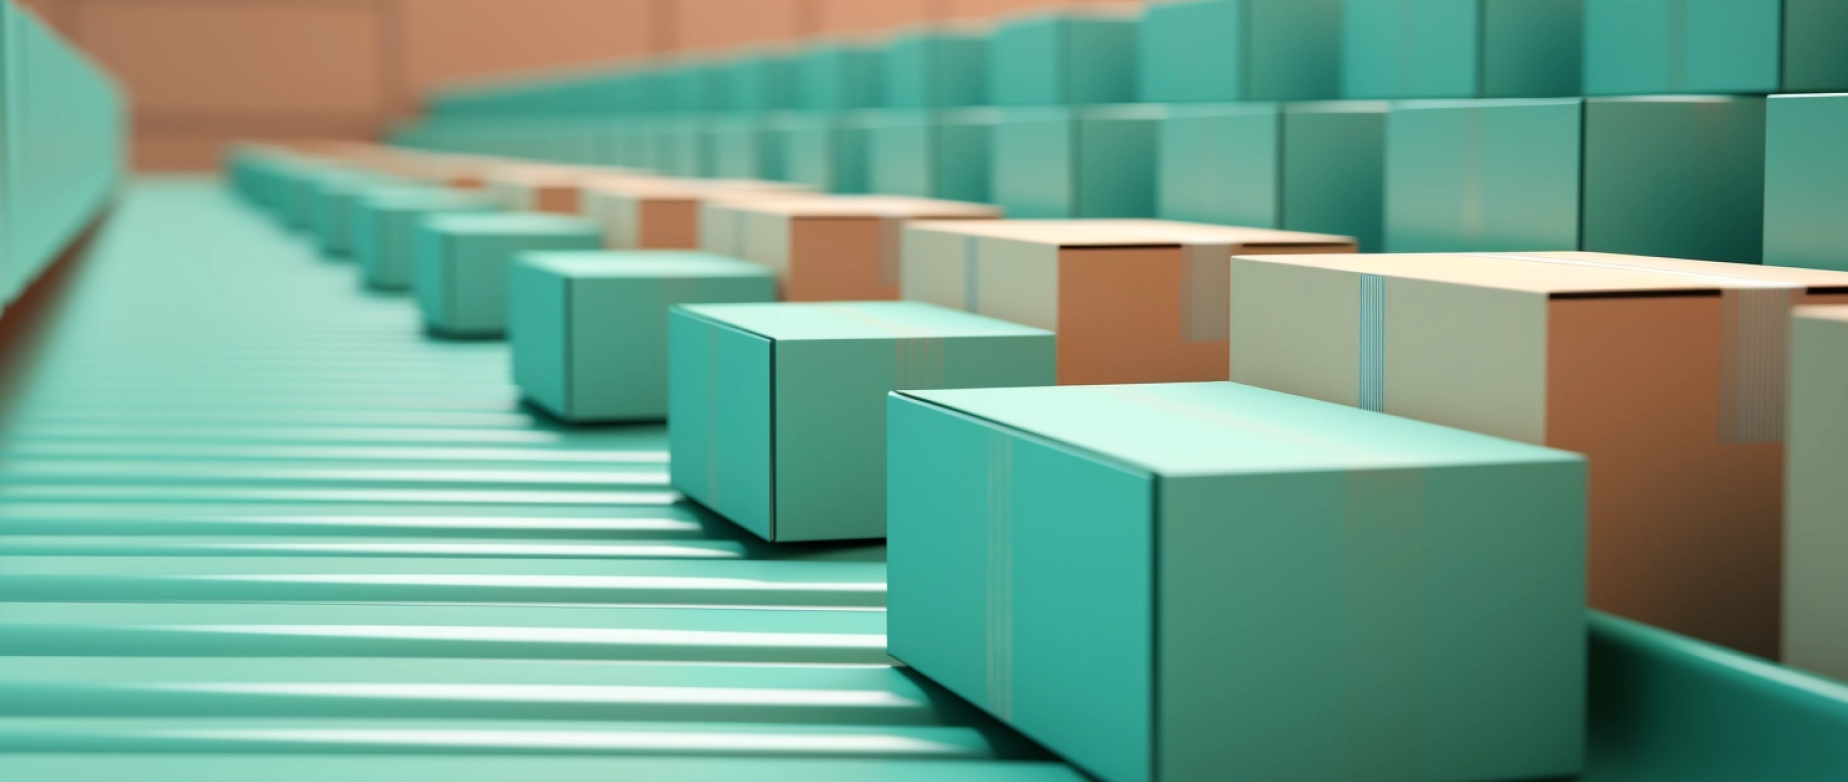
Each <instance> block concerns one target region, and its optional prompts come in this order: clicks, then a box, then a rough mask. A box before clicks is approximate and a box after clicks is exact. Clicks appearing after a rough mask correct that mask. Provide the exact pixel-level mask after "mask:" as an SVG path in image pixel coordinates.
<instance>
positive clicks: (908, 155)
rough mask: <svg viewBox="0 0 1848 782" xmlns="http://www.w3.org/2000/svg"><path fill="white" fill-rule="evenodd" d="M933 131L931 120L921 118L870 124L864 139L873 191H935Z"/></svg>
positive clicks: (919, 193)
mask: <svg viewBox="0 0 1848 782" xmlns="http://www.w3.org/2000/svg"><path fill="white" fill-rule="evenodd" d="M936 132H937V131H936V129H935V128H933V127H932V123H931V122H929V121H927V120H923V119H921V118H920V119H919V120H917V121H907V122H903V123H900V122H889V123H886V124H884V125H882V126H880V127H877V128H874V129H873V130H872V131H871V134H872V135H871V137H870V138H869V139H868V144H869V145H870V147H871V157H872V173H871V176H870V182H871V185H872V189H873V191H874V192H878V193H893V194H899V195H914V196H923V197H930V196H932V195H935V193H933V192H932V190H933V188H932V182H931V170H932V160H933V157H932V156H933V153H935V152H936V148H935V145H934V144H932V143H931V140H932V139H931V136H933V135H935V133H936Z"/></svg>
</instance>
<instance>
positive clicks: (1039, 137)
mask: <svg viewBox="0 0 1848 782" xmlns="http://www.w3.org/2000/svg"><path fill="white" fill-rule="evenodd" d="M1165 116H1167V112H1166V109H1164V108H1163V107H1161V106H1153V105H1149V106H1104V107H1094V108H1067V107H1051V106H1047V107H1035V108H1010V109H1005V110H1003V111H1002V112H1001V119H1000V121H999V122H998V123H996V125H995V130H994V140H993V155H994V161H995V162H994V165H993V180H992V183H991V185H990V188H989V194H990V197H991V198H992V199H993V200H994V202H995V203H997V204H1000V205H1001V206H1002V207H1003V208H1005V209H1007V211H1008V214H1011V215H1013V216H1015V217H1030V218H1062V217H1153V216H1154V215H1155V170H1156V155H1155V142H1156V137H1157V131H1158V129H1159V125H1160V121H1161V119H1162V118H1163V117H1165Z"/></svg>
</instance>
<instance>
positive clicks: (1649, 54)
mask: <svg viewBox="0 0 1848 782" xmlns="http://www.w3.org/2000/svg"><path fill="white" fill-rule="evenodd" d="M1682 2H1684V0H1585V11H1584V12H1585V75H1584V78H1585V85H1584V90H1585V94H1586V95H1640V94H1646V93H1652V92H1677V91H1680V90H1681V89H1682V78H1681V73H1680V65H1679V63H1680V61H1681V60H1682V58H1684V57H1685V56H1686V38H1685V37H1684V35H1683V34H1682V31H1681V29H1680V25H1679V24H1675V23H1672V22H1671V18H1680V17H1681V14H1680V13H1679V12H1676V11H1671V9H1675V8H1677V7H1678V6H1680V4H1681V3H1682Z"/></svg>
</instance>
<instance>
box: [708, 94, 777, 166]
mask: <svg viewBox="0 0 1848 782" xmlns="http://www.w3.org/2000/svg"><path fill="white" fill-rule="evenodd" d="M772 127H773V126H772V124H771V121H770V117H769V116H768V115H766V114H764V113H762V112H755V111H734V112H726V113H723V114H715V115H712V116H711V117H709V118H707V121H706V125H705V133H706V136H707V139H708V141H707V144H708V147H707V149H708V153H709V154H710V156H711V158H710V160H709V161H708V163H709V165H708V167H707V172H708V174H709V175H711V176H715V177H721V178H724V179H775V178H777V177H778V176H780V175H781V172H782V171H783V166H782V164H781V160H782V158H781V155H782V146H783V145H782V144H781V143H779V142H778V140H777V137H776V136H775V135H773V133H772Z"/></svg>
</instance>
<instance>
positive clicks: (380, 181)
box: [308, 169, 406, 256]
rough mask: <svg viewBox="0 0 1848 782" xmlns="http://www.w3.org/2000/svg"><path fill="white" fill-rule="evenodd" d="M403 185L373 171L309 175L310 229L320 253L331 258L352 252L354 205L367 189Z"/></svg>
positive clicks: (344, 171)
mask: <svg viewBox="0 0 1848 782" xmlns="http://www.w3.org/2000/svg"><path fill="white" fill-rule="evenodd" d="M402 184H406V182H405V181H404V180H400V179H395V178H392V177H387V176H384V175H381V174H377V173H374V172H371V171H355V170H344V169H334V170H330V171H326V172H320V173H317V174H315V175H312V176H309V177H308V192H309V196H308V198H309V203H308V210H309V218H308V228H309V233H310V234H312V235H313V236H314V238H315V242H316V244H318V245H319V246H320V248H321V252H323V253H325V254H327V255H332V256H346V255H347V254H349V253H350V252H352V250H353V224H352V219H351V218H352V211H353V204H354V202H356V201H358V200H359V199H360V198H361V197H363V195H364V193H365V191H367V190H370V189H373V188H378V187H384V186H389V185H402Z"/></svg>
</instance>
